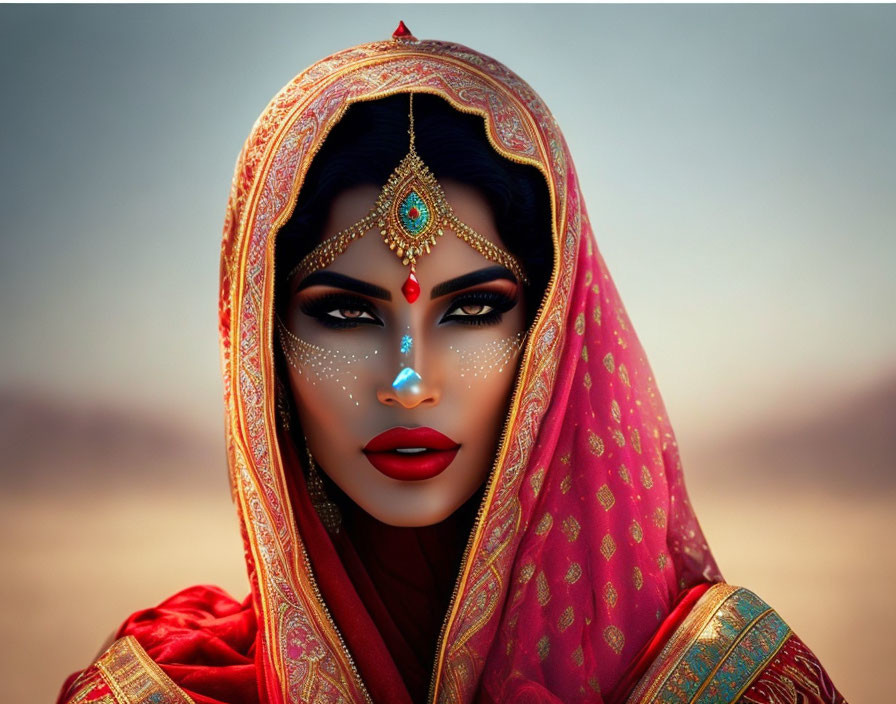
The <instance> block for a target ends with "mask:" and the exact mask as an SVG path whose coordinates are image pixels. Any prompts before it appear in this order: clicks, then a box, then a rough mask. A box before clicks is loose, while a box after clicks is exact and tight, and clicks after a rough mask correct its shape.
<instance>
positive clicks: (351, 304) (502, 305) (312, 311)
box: [300, 291, 517, 330]
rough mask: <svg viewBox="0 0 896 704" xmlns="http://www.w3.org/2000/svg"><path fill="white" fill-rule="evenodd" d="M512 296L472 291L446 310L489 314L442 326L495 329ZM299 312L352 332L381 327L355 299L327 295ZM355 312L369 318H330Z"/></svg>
mask: <svg viewBox="0 0 896 704" xmlns="http://www.w3.org/2000/svg"><path fill="white" fill-rule="evenodd" d="M516 302H517V299H516V297H515V296H508V295H507V294H504V293H498V292H496V291H473V292H472V293H467V294H464V295H462V296H459V297H458V298H456V299H455V300H454V301H452V302H451V305H450V306H449V308H448V310H449V312H450V311H453V310H455V309H457V308H461V307H463V306H470V305H473V306H475V305H483V306H489V307H490V308H491V309H492V310H491V311H489V312H488V313H484V314H482V315H446V316H445V317H443V318H442V320H441V322H443V323H444V322H452V321H454V322H458V323H460V324H461V325H477V326H479V325H496V324H497V323H499V322H501V317H502V316H503V315H504V313H506V312H507V311H509V310H510V309H511V308H513V307H514V306H515V305H516ZM300 308H301V311H302V312H303V313H305V314H306V315H309V316H311V317H312V318H315V319H316V320H317V321H318V322H319V323H320V324H321V325H323V326H325V327H328V328H334V329H338V330H342V329H345V328H355V327H358V326H359V325H382V322H381V321H380V320H379V319H378V318H377V317H376V314H375V313H374V311H373V310H372V309H371V307H370V306H369V305H368V303H367V302H366V301H365V300H364V299H363V298H358V297H356V296H351V295H346V294H341V293H327V294H323V295H322V296H318V297H316V298H312V299H310V300H307V301H305V302H303V303H302V305H301V306H300ZM340 309H341V310H358V311H361V312H362V313H367V314H368V315H370V316H372V317H371V318H351V319H344V318H337V317H336V316H333V315H330V311H333V310H340Z"/></svg>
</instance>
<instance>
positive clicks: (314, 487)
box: [305, 438, 342, 535]
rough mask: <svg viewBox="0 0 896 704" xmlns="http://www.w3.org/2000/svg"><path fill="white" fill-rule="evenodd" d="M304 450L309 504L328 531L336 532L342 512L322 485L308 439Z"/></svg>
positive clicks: (340, 524)
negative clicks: (306, 464)
mask: <svg viewBox="0 0 896 704" xmlns="http://www.w3.org/2000/svg"><path fill="white" fill-rule="evenodd" d="M305 452H306V453H307V454H308V471H307V473H306V475H305V482H306V484H307V486H308V497H309V498H310V499H311V505H312V506H314V510H315V511H317V515H318V516H319V517H320V520H321V523H323V524H324V528H326V529H327V532H328V533H332V534H334V535H335V534H336V533H338V532H339V529H340V528H341V527H342V512H341V511H340V510H339V506H337V505H336V504H335V503H334V502H333V501H332V500H331V499H330V497H329V496H327V489H326V486H324V480H323V477H321V476H320V474H319V473H318V471H317V464H316V463H315V462H314V457H312V456H311V449H310V448H309V447H308V440H307V438H306V439H305Z"/></svg>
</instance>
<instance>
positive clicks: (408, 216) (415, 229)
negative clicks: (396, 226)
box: [398, 191, 430, 237]
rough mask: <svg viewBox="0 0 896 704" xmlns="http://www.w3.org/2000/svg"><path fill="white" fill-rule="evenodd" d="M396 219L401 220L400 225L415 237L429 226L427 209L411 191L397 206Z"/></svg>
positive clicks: (415, 193)
mask: <svg viewBox="0 0 896 704" xmlns="http://www.w3.org/2000/svg"><path fill="white" fill-rule="evenodd" d="M398 217H399V218H401V224H402V226H403V227H404V229H405V230H406V231H407V232H408V234H410V235H411V236H412V237H416V236H417V235H419V234H420V233H421V232H423V231H424V230H425V229H426V226H427V225H428V224H429V220H430V215H429V207H428V206H427V205H426V203H425V202H424V201H423V199H422V198H421V197H420V196H419V195H418V194H417V191H411V192H410V193H408V194H407V195H406V196H405V197H404V200H402V201H401V204H400V205H399V206H398Z"/></svg>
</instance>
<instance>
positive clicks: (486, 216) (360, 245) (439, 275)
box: [323, 179, 504, 291]
mask: <svg viewBox="0 0 896 704" xmlns="http://www.w3.org/2000/svg"><path fill="white" fill-rule="evenodd" d="M441 185H442V188H443V190H444V192H445V197H446V198H447V200H448V203H449V204H450V205H451V207H452V209H453V210H454V212H455V214H456V215H457V217H458V219H459V220H460V221H461V222H463V223H465V224H466V225H468V226H469V227H471V228H473V229H474V230H475V231H476V232H477V233H478V234H480V235H481V236H482V237H483V238H485V239H487V240H489V241H490V242H493V243H494V244H496V245H498V246H499V247H501V248H502V249H503V248H504V245H503V243H502V242H501V239H500V237H499V236H498V230H497V226H496V224H495V220H494V215H493V213H492V210H491V207H490V206H489V205H488V201H487V200H486V199H485V197H484V196H483V195H482V194H481V193H480V192H479V191H478V190H477V189H475V188H473V187H471V186H468V185H466V184H462V183H459V182H456V181H452V180H449V179H446V180H444V181H442V182H441ZM378 194H379V189H378V188H377V187H375V186H358V187H355V188H352V189H349V190H347V191H344V192H342V193H340V194H339V195H338V196H337V197H336V198H335V199H334V200H333V202H332V204H331V206H330V212H329V215H328V217H327V220H326V225H325V226H324V230H323V239H326V238H328V237H332V236H333V235H334V234H336V233H337V232H339V231H341V230H344V229H346V228H348V227H350V226H351V225H353V224H355V223H356V222H358V221H359V220H361V219H362V218H363V217H364V216H365V215H366V214H367V213H368V211H369V210H370V208H371V207H372V205H373V203H374V201H375V200H376V197H377V195H378ZM489 264H492V262H490V261H489V260H488V259H486V258H485V257H483V256H482V255H481V254H480V253H479V252H477V251H476V250H475V249H474V248H473V247H471V246H470V245H469V244H467V243H466V242H464V241H463V240H461V239H460V238H458V237H457V236H456V235H455V233H454V232H453V231H452V230H445V234H444V235H443V236H442V237H439V238H438V239H437V240H436V246H435V247H433V248H432V251H431V252H430V253H429V254H424V255H422V256H419V257H418V258H417V265H416V272H417V278H418V280H419V281H420V283H421V286H422V288H423V290H428V288H429V287H431V286H432V285H434V284H436V283H439V282H441V281H445V280H447V279H450V278H454V277H456V276H459V275H462V274H465V273H467V272H470V271H474V270H476V269H481V268H482V267H483V266H486V265H489ZM326 270H327V271H335V272H338V273H340V274H346V275H348V276H352V277H354V278H358V279H363V280H364V281H369V282H371V283H375V284H377V285H379V286H382V287H383V288H386V289H388V290H390V291H398V290H400V289H401V285H402V284H403V283H404V281H405V279H406V278H407V276H408V272H409V271H410V268H409V267H408V266H405V265H403V264H402V263H401V259H399V258H398V256H397V255H396V254H395V252H394V251H392V250H390V249H389V246H388V245H387V244H385V243H384V242H383V238H382V237H381V236H380V234H379V232H378V231H377V230H376V229H374V230H371V231H369V232H368V233H367V234H366V235H364V237H362V238H360V239H359V240H356V241H354V242H352V244H351V245H349V246H348V248H347V249H346V250H345V251H344V252H343V253H342V254H340V255H339V256H338V257H337V258H336V259H335V260H334V261H333V263H332V264H330V266H328V267H326Z"/></svg>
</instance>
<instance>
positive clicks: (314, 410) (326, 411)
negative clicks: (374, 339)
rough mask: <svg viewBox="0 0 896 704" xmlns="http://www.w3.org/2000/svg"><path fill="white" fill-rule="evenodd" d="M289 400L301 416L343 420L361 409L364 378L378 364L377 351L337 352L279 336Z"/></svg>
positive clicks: (287, 335)
mask: <svg viewBox="0 0 896 704" xmlns="http://www.w3.org/2000/svg"><path fill="white" fill-rule="evenodd" d="M281 339H282V342H283V350H284V354H285V355H286V358H287V362H288V364H289V366H290V385H291V387H292V391H293V396H294V397H295V399H296V402H297V404H298V405H299V407H300V409H301V410H302V411H304V412H305V414H310V415H315V416H317V415H322V416H324V417H325V419H328V420H330V421H338V420H340V419H341V420H343V421H344V420H345V419H346V418H347V417H350V416H351V415H353V411H354V410H356V409H359V408H360V407H361V400H362V394H360V393H359V391H360V389H361V388H362V384H363V380H364V377H366V376H368V375H369V374H370V370H371V368H372V367H374V366H375V365H376V364H377V362H378V360H379V350H377V349H368V350H366V351H362V350H337V349H331V348H327V347H323V346H320V345H316V344H314V343H311V342H308V341H306V340H304V339H302V338H299V337H297V336H295V335H292V334H289V333H288V332H287V333H284V334H283V335H282V338H281Z"/></svg>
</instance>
